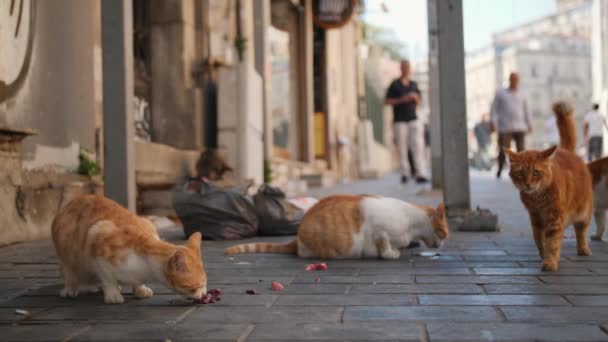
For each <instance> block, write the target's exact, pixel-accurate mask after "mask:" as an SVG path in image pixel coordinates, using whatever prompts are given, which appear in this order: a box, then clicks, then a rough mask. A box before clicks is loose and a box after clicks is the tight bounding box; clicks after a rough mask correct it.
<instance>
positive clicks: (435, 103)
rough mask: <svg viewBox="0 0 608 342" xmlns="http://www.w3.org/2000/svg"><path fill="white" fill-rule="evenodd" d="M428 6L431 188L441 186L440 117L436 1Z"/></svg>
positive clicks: (432, 0) (429, 2) (431, 0)
mask: <svg viewBox="0 0 608 342" xmlns="http://www.w3.org/2000/svg"><path fill="white" fill-rule="evenodd" d="M427 6H428V27H429V61H428V63H429V104H430V108H431V111H430V115H429V128H430V135H431V184H432V186H433V189H441V188H442V186H443V172H442V168H443V165H442V162H441V118H440V111H439V98H440V96H439V66H438V64H437V63H438V48H439V46H438V42H437V40H438V36H437V28H438V24H437V1H435V0H430V1H428V2H427Z"/></svg>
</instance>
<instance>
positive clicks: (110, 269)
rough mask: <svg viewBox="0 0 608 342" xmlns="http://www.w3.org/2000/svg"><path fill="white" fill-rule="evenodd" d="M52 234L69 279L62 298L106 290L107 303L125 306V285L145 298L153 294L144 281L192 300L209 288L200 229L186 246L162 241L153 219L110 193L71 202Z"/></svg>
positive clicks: (58, 217)
mask: <svg viewBox="0 0 608 342" xmlns="http://www.w3.org/2000/svg"><path fill="white" fill-rule="evenodd" d="M52 235H53V242H54V245H55V250H56V251H57V255H58V256H59V259H60V261H61V270H62V273H63V277H64V281H65V287H64V289H63V290H61V293H60V295H61V296H62V297H76V296H77V295H78V293H79V291H80V292H82V291H86V290H97V289H99V288H101V289H102V290H103V294H104V301H105V302H106V303H114V304H120V303H123V301H124V298H123V296H122V294H121V289H120V286H132V287H133V294H134V296H135V297H137V298H146V297H150V296H152V295H153V294H154V293H153V291H152V290H151V289H150V288H148V287H147V286H146V285H145V284H146V283H151V282H154V283H161V284H164V285H165V286H167V287H169V288H171V289H173V290H175V291H176V292H178V293H180V294H182V295H184V296H186V297H188V298H193V299H199V298H201V297H202V296H203V295H204V294H205V293H206V292H207V274H206V273H205V269H204V267H203V262H202V259H201V252H200V245H201V235H200V233H195V234H193V235H192V236H190V238H189V239H188V241H187V242H186V244H185V245H183V246H177V245H173V244H171V243H168V242H165V241H162V240H161V239H160V238H159V236H158V233H157V232H156V228H155V227H154V225H153V224H152V222H150V221H149V220H147V219H144V218H141V217H139V216H137V215H135V214H133V213H132V212H130V211H129V210H127V209H125V208H123V207H122V206H120V205H119V204H118V203H116V202H113V201H111V200H109V199H107V198H105V197H102V196H97V195H86V196H81V197H78V198H76V199H74V200H72V201H71V202H70V203H68V204H67V205H66V206H65V207H64V208H63V209H62V210H61V211H60V212H59V214H57V217H55V220H54V221H53V226H52Z"/></svg>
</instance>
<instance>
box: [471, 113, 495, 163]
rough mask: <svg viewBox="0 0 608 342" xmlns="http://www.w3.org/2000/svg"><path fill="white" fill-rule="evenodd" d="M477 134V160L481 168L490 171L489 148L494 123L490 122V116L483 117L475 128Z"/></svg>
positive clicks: (484, 115)
mask: <svg viewBox="0 0 608 342" xmlns="http://www.w3.org/2000/svg"><path fill="white" fill-rule="evenodd" d="M473 132H474V133H475V140H477V156H476V157H477V158H476V159H477V160H478V161H479V166H480V167H481V168H483V169H487V170H490V168H491V167H492V163H491V162H490V157H489V156H488V146H489V145H490V134H492V123H491V122H490V121H489V120H488V114H485V113H484V114H483V115H482V116H481V121H479V122H478V123H477V124H476V125H475V127H473Z"/></svg>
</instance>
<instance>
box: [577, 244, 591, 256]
mask: <svg viewBox="0 0 608 342" xmlns="http://www.w3.org/2000/svg"><path fill="white" fill-rule="evenodd" d="M577 252H578V255H583V256H589V255H591V249H589V246H585V247H582V248H579V249H578V251H577Z"/></svg>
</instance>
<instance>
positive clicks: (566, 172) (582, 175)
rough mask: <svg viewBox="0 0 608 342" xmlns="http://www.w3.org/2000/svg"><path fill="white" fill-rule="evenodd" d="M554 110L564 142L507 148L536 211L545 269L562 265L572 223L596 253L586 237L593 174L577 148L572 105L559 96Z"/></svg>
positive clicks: (583, 249) (579, 245)
mask: <svg viewBox="0 0 608 342" xmlns="http://www.w3.org/2000/svg"><path fill="white" fill-rule="evenodd" d="M553 110H554V112H555V115H556V121H557V123H558V128H559V133H560V146H562V147H561V148H557V147H556V146H553V147H551V148H549V149H546V150H542V151H539V150H529V151H523V152H519V153H517V152H513V151H511V150H509V149H508V148H505V153H506V154H507V155H508V156H509V163H510V164H511V167H510V170H509V175H510V177H511V180H512V181H513V184H514V185H515V187H517V189H518V190H519V191H520V198H521V201H522V203H523V204H524V206H525V207H526V209H527V210H528V214H529V215H530V222H531V224H532V231H533V234H534V242H535V243H536V247H537V248H538V253H539V255H540V257H541V259H542V269H543V270H544V271H557V270H558V268H559V259H560V253H561V246H562V239H563V236H564V231H565V229H566V227H568V226H569V225H570V224H573V225H574V230H575V233H576V249H577V252H578V254H579V255H590V254H591V250H590V249H589V245H588V243H587V237H586V234H587V230H588V228H589V223H590V221H591V214H592V211H593V191H592V183H591V174H590V172H589V170H588V169H587V165H586V164H585V162H583V160H582V159H581V158H580V157H578V156H577V155H576V154H575V153H574V149H575V146H576V144H575V142H576V136H575V135H574V134H575V132H574V129H573V128H574V124H573V121H572V120H573V119H572V107H571V106H570V105H569V104H567V103H564V102H558V103H556V104H555V105H554V106H553Z"/></svg>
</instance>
